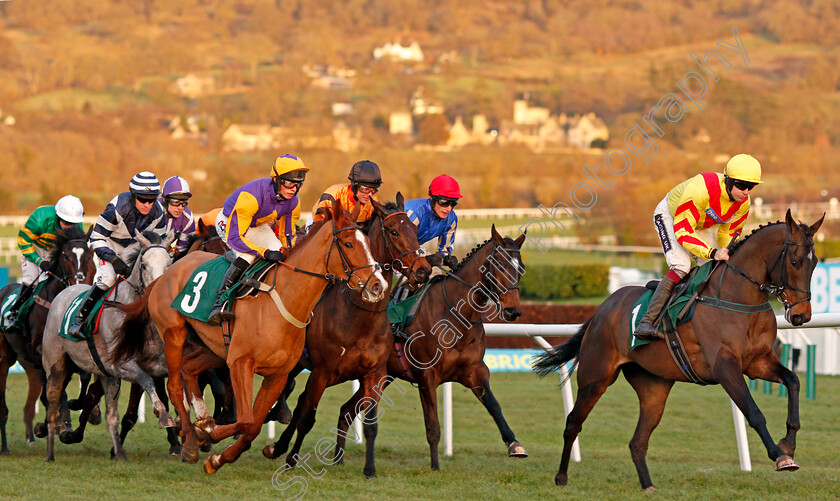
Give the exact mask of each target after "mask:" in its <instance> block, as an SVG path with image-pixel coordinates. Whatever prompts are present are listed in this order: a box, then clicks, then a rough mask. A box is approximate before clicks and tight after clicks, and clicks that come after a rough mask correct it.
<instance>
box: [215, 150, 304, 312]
mask: <svg viewBox="0 0 840 501" xmlns="http://www.w3.org/2000/svg"><path fill="white" fill-rule="evenodd" d="M307 171H309V168H308V167H306V166H305V165H304V164H303V160H301V159H300V158H298V157H296V156H294V155H283V156H281V157H277V159H276V160H275V161H274V166H273V167H272V168H271V177H270V178H262V179H257V180H256V181H251V182H250V183H247V184H245V185H244V186H242V187H240V188H239V189H237V190H236V191H234V192H233V194H231V195H230V196H229V197H228V198H227V200H225V203H224V206H223V207H222V210H221V211H220V212H219V215H218V216H217V217H216V231H217V232H218V234H219V236H221V237H222V238H223V239H224V241H225V242H226V243H227V244H228V246H229V247H230V248H231V250H232V251H233V252H234V254H236V260H235V261H234V262H233V263H231V265H230V267H228V269H227V271H226V272H225V276H224V278H223V279H222V284H221V286H220V287H219V292H218V294H219V295H218V296H217V298H216V303H215V304H214V305H213V309H212V310H211V312H210V318H209V320H208V323H210V324H211V325H221V322H222V320H232V319H233V317H234V315H233V312H232V311H230V310H228V309H226V308H224V309H223V306H224V305H223V302H222V300H221V294H222V293H223V292H224V291H225V290H227V289H228V288H229V287H231V286H232V285H233V284H235V283H236V282H237V281H238V280H239V277H240V276H242V272H244V271H245V270H246V269H247V268H248V266H249V265H250V264H251V263H253V262H254V261H255V260H256V259H257V257H262V258H263V259H266V260H268V261H283V260H284V259H285V258H286V256H285V255H284V254H283V251H282V250H281V248H282V247H283V246H284V245H285V246H286V247H291V246H292V245H293V244H294V240H295V223H296V222H297V220H298V219H300V201H299V200H298V197H297V193H298V192H299V191H300V187H301V186H302V185H303V182H304V180H306V173H307ZM275 221H276V222H277V225H278V226H279V227H280V228H281V229H282V236H281V237H280V238H278V236H277V235H275V233H274V231H273V230H272V223H274V222H275ZM281 239H282V240H283V241H282V242H281Z"/></svg>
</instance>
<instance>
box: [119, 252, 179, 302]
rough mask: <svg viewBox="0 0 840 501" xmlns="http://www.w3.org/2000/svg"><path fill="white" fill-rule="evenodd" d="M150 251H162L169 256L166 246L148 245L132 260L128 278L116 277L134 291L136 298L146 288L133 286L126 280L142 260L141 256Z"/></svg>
mask: <svg viewBox="0 0 840 501" xmlns="http://www.w3.org/2000/svg"><path fill="white" fill-rule="evenodd" d="M152 249H163V250H164V251H165V252H166V255H167V256H169V249H167V248H166V246H164V245H161V244H153V245H150V246H148V247H146V248H144V249H142V250H141V251H140V254H138V255H137V259H135V260H134V265H133V266H132V267H131V273H129V275H128V277H124V276H122V275H117V276H118V277H119V278H120V280H121V283H124V284H128V286H129V287H131V288H132V289H134V292H136V293H137V295H138V296H141V295H143V291H144V290H145V289H146V286H145V285H143V284H141V286H140V287H138V286H136V285H134V284H133V283H131V282H129V281H128V279H129V277H131V275H133V274H134V269H135V268H136V267H137V266H138V265H139V264H140V262H141V261H142V260H143V255H144V254H146V253H147V252H149V251H150V250H152ZM141 280H142V279H141Z"/></svg>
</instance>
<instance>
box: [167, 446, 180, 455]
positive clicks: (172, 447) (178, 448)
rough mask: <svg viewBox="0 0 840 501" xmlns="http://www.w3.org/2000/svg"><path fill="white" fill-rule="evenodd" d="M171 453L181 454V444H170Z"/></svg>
mask: <svg viewBox="0 0 840 501" xmlns="http://www.w3.org/2000/svg"><path fill="white" fill-rule="evenodd" d="M169 455H170V456H180V455H181V444H178V445H172V446H170V447H169Z"/></svg>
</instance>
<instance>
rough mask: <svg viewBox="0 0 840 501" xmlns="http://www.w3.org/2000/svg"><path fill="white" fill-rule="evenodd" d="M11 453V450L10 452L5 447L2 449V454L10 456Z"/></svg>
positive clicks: (0, 453) (0, 454) (0, 452)
mask: <svg viewBox="0 0 840 501" xmlns="http://www.w3.org/2000/svg"><path fill="white" fill-rule="evenodd" d="M9 455H11V452H9V449H3V450H1V451H0V456H9Z"/></svg>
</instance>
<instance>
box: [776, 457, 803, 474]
mask: <svg viewBox="0 0 840 501" xmlns="http://www.w3.org/2000/svg"><path fill="white" fill-rule="evenodd" d="M798 469H799V465H798V464H796V461H794V460H793V458H792V457H790V456H787V455H783V456H779V457H778V458H776V471H796V470H798Z"/></svg>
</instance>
